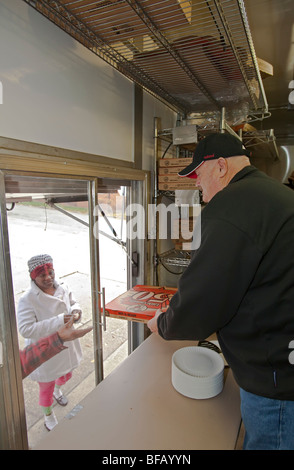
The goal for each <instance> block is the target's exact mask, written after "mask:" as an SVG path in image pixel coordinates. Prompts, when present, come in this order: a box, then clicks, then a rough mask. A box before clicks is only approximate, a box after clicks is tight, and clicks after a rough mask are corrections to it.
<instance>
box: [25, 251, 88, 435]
mask: <svg viewBox="0 0 294 470" xmlns="http://www.w3.org/2000/svg"><path fill="white" fill-rule="evenodd" d="M28 267H29V273H30V277H31V287H30V288H29V289H28V290H27V291H26V292H25V293H24V294H23V295H22V297H21V298H20V300H19V304H18V310H17V317H18V328H19V332H20V334H21V335H22V336H23V337H24V338H26V345H28V344H31V343H34V342H36V341H38V340H39V339H40V338H42V337H44V336H48V335H50V334H52V333H55V332H56V331H57V330H58V329H59V328H60V327H61V326H62V325H63V324H65V323H67V321H69V320H70V318H72V315H75V317H76V321H78V320H79V319H80V317H81V313H82V312H81V309H80V307H79V305H78V304H77V302H76V300H75V299H74V297H73V294H72V293H71V292H70V290H69V289H68V287H67V286H66V285H65V284H63V283H60V284H59V283H58V282H57V281H56V280H55V273H54V269H53V260H52V258H51V256H49V255H47V254H44V255H37V256H33V257H32V258H31V259H30V260H29V261H28ZM66 346H67V349H65V350H64V351H62V352H61V353H60V354H59V355H58V356H55V357H53V358H52V359H50V360H49V361H47V362H45V363H44V364H43V365H41V366H40V367H39V368H38V369H36V370H35V371H34V372H33V373H32V374H31V375H30V378H31V379H32V380H35V381H37V382H38V383H39V404H40V406H41V407H42V408H43V411H44V416H45V427H46V428H47V429H48V430H49V431H50V430H51V429H53V428H54V426H56V424H57V419H56V416H55V414H54V412H53V410H52V405H53V397H54V398H55V399H56V401H57V402H58V403H59V404H60V405H62V406H65V405H66V404H67V399H66V397H65V396H64V395H63V394H62V391H61V389H60V387H61V385H64V384H65V383H66V382H67V381H68V380H69V379H70V378H71V376H72V371H73V369H75V368H76V367H77V366H78V365H79V363H80V361H81V359H82V350H81V346H80V342H79V340H78V339H76V340H74V341H71V342H69V343H66Z"/></svg>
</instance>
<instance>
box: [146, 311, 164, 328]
mask: <svg viewBox="0 0 294 470" xmlns="http://www.w3.org/2000/svg"><path fill="white" fill-rule="evenodd" d="M162 313H163V311H162V310H160V309H158V310H156V312H155V315H154V317H153V318H151V320H149V321H148V323H147V326H148V328H149V330H151V331H152V333H156V334H158V329H157V318H158V317H159V315H161V314H162Z"/></svg>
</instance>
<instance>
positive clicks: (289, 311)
mask: <svg viewBox="0 0 294 470" xmlns="http://www.w3.org/2000/svg"><path fill="white" fill-rule="evenodd" d="M158 331H159V334H160V335H161V336H162V337H163V338H165V339H167V340H174V339H177V340H185V339H190V340H200V339H205V338H207V337H208V336H210V335H211V334H212V333H214V332H216V333H217V335H218V340H219V343H220V346H221V348H222V352H223V354H224V356H225V358H226V360H227V362H228V364H229V365H230V367H231V368H232V371H233V373H234V376H235V379H236V381H237V383H238V384H239V386H240V387H242V388H243V389H245V390H247V391H249V392H251V393H255V394H257V395H261V396H265V397H269V398H276V399H285V400H294V360H293V359H292V358H293V355H294V352H293V354H292V355H291V351H293V349H294V191H293V190H292V189H290V188H288V187H286V186H284V185H283V184H281V183H279V182H278V181H275V180H274V179H272V178H269V177H268V176H267V175H265V174H264V173H262V172H260V171H259V170H257V169H256V168H254V167H253V166H248V167H246V168H244V169H243V170H241V171H240V172H239V173H237V175H235V177H234V178H233V179H232V180H231V182H230V183H229V185H228V186H227V187H226V188H224V189H223V190H222V191H220V192H219V193H217V194H216V195H215V196H214V197H213V199H212V200H211V201H210V202H209V203H208V204H207V206H206V207H205V208H204V209H203V211H202V216H201V244H200V247H199V248H198V249H197V250H196V251H195V252H194V254H193V257H192V260H191V263H190V264H189V266H188V267H187V269H186V270H185V272H184V273H183V275H182V276H181V278H180V280H179V285H178V291H177V293H176V294H175V295H174V297H173V298H172V299H171V302H170V306H169V308H168V310H167V312H166V313H165V314H162V315H160V316H159V318H158ZM291 342H292V344H290V343H291ZM291 346H292V348H291Z"/></svg>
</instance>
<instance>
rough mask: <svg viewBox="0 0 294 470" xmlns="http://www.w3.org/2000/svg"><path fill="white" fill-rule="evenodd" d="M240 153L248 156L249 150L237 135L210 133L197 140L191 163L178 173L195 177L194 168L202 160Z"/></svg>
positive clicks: (233, 155)
mask: <svg viewBox="0 0 294 470" xmlns="http://www.w3.org/2000/svg"><path fill="white" fill-rule="evenodd" d="M240 155H246V156H247V157H250V155H251V152H250V151H249V150H247V149H246V148H245V147H244V145H243V143H242V141H241V140H240V139H238V137H235V136H234V135H232V134H210V135H208V136H207V137H205V138H204V139H202V140H201V141H200V142H199V144H198V145H197V147H196V149H195V152H194V155H193V161H192V163H191V164H190V165H188V166H187V167H186V168H184V169H183V170H181V171H180V172H179V173H178V175H179V176H187V177H188V178H197V176H196V175H195V170H196V169H197V168H198V167H199V166H200V165H201V164H202V163H203V162H206V161H210V160H217V159H218V158H220V157H223V158H229V157H237V156H240Z"/></svg>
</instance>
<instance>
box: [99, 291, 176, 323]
mask: <svg viewBox="0 0 294 470" xmlns="http://www.w3.org/2000/svg"><path fill="white" fill-rule="evenodd" d="M176 291H177V289H176V288H174V287H158V286H144V285H137V286H134V287H132V288H131V289H129V290H128V291H127V292H125V293H124V294H121V295H119V296H118V297H116V298H115V299H113V300H111V301H110V302H108V303H107V304H106V305H105V314H106V315H107V316H109V317H114V318H123V319H126V320H131V321H142V322H145V323H147V322H148V320H150V319H151V318H153V317H154V315H155V312H156V310H158V309H166V308H167V307H168V305H169V302H170V299H171V298H172V297H173V295H174V294H175V293H176Z"/></svg>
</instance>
